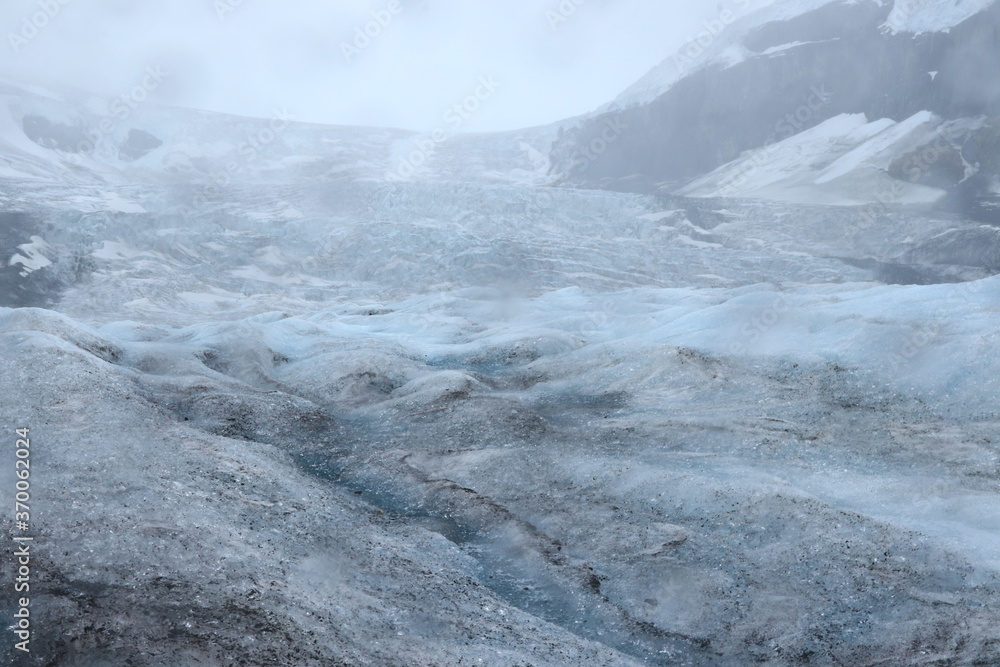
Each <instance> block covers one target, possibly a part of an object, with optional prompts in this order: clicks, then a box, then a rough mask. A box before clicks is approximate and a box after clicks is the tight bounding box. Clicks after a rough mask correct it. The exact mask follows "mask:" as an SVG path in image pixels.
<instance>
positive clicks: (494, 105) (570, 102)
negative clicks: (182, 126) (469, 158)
mask: <svg viewBox="0 0 1000 667" xmlns="http://www.w3.org/2000/svg"><path fill="white" fill-rule="evenodd" d="M755 4H758V5H759V3H755ZM746 6H747V1H746V0H723V1H721V2H716V1H715V0H712V1H711V2H705V1H704V0H495V1H488V0H371V1H370V0H282V1H281V2H276V1H274V0H3V3H2V8H0V20H2V23H0V25H2V26H3V35H4V44H3V45H2V46H0V53H2V56H0V72H2V73H4V74H6V75H7V76H12V77H15V78H18V79H22V80H38V81H42V80H50V81H51V80H59V81H65V82H69V83H72V84H74V85H76V86H78V87H81V88H85V89H88V90H94V91H96V92H103V93H107V94H109V95H113V96H114V95H121V94H125V93H127V91H129V90H130V89H131V88H133V87H134V86H135V85H137V84H138V83H139V82H141V81H142V79H143V76H144V75H143V72H144V70H146V68H147V67H159V68H160V69H161V70H162V71H163V72H164V73H165V74H166V75H167V76H166V79H165V80H164V82H163V84H162V85H161V86H160V87H159V88H157V90H156V91H155V92H154V94H153V99H156V100H157V101H160V102H164V103H167V104H174V105H179V106H189V107H195V108H200V109H210V110H214V111H224V112H230V113H237V114H243V115H250V116H270V115H271V113H272V110H273V109H274V108H278V107H283V108H285V109H287V110H288V111H289V112H290V113H291V114H292V115H293V116H294V117H295V119H296V120H300V121H312V122H320V123H332V124H347V125H378V126H392V127H402V128H407V129H412V130H418V131H426V130H429V129H432V128H434V127H435V126H437V125H440V124H441V121H442V117H443V115H444V114H445V113H446V112H447V111H448V109H449V108H451V107H452V106H453V105H454V104H456V103H458V102H461V101H462V100H463V99H464V98H465V97H466V96H468V95H470V94H474V93H476V92H477V89H478V92H479V93H480V94H481V95H483V94H484V93H485V95H484V96H486V97H488V99H486V100H485V101H483V103H482V104H481V105H480V108H479V110H478V111H477V112H476V113H475V114H474V115H473V116H472V117H471V118H469V120H468V122H467V123H466V125H465V126H463V127H462V129H463V130H468V131H487V130H503V129H513V128H517V127H526V126H531V125H539V124H543V123H548V122H551V121H555V120H558V119H560V118H566V117H570V116H574V115H577V114H580V113H584V112H586V111H589V110H592V109H594V108H596V107H598V106H600V105H601V104H603V103H605V102H608V101H610V100H611V99H613V98H614V97H615V96H616V95H617V94H618V93H619V92H621V91H622V90H624V89H625V88H626V87H627V86H629V85H630V84H631V83H633V82H634V81H635V80H636V79H638V78H639V77H641V76H642V75H643V74H644V73H646V72H647V71H648V70H649V69H650V68H651V67H653V66H654V65H656V64H657V63H659V62H660V61H662V60H663V59H664V58H666V57H667V56H669V55H671V54H672V53H673V52H674V51H675V50H676V49H677V48H679V47H680V46H681V45H682V44H684V43H685V42H687V41H688V40H691V39H693V38H695V37H696V36H697V34H698V32H699V31H701V30H703V29H704V22H705V21H706V20H711V19H713V18H715V17H717V16H718V15H719V14H720V12H721V11H723V10H726V9H728V8H732V9H733V10H734V11H735V12H736V13H737V14H740V13H745V8H746ZM741 9H742V11H741ZM394 10H395V11H394ZM372 12H375V13H376V14H375V16H373V14H372ZM48 15H51V18H49V16H48ZM376 19H380V21H379V22H374V21H376ZM32 24H34V25H32ZM38 24H41V25H42V26H43V27H42V28H41V29H37V30H33V28H34V27H35V26H36V25H38ZM366 28H367V32H368V33H369V34H371V35H375V36H374V37H368V36H367V35H365V36H363V37H359V31H360V32H361V34H362V35H363V34H364V31H365V29H366ZM35 33H37V34H35ZM366 40H367V41H366ZM482 77H485V78H486V80H487V81H489V80H492V81H493V86H495V91H493V92H488V89H487V88H484V87H483V86H482V84H481V83H480V81H481V78H482Z"/></svg>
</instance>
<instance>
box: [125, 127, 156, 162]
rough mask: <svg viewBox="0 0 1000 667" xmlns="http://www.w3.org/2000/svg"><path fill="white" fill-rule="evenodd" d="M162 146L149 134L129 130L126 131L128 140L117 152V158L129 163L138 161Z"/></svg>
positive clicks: (143, 131)
mask: <svg viewBox="0 0 1000 667" xmlns="http://www.w3.org/2000/svg"><path fill="white" fill-rule="evenodd" d="M162 145H163V142H162V141H160V140H159V139H157V138H156V137H154V136H153V135H152V134H150V133H149V132H146V131H145V130H136V129H131V130H129V131H128V138H127V139H126V140H125V142H124V143H122V145H121V147H120V148H119V150H118V157H119V158H121V159H122V160H126V161H129V162H131V161H133V160H138V159H139V158H141V157H143V156H144V155H146V154H147V153H149V152H150V151H151V150H154V149H156V148H159V147H160V146H162Z"/></svg>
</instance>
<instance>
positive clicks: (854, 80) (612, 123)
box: [552, 0, 1000, 221]
mask: <svg viewBox="0 0 1000 667" xmlns="http://www.w3.org/2000/svg"><path fill="white" fill-rule="evenodd" d="M727 12H728V16H729V17H730V18H731V17H732V16H734V12H733V11H731V10H729V9H723V15H727V14H726V13H727ZM776 18H781V19H782V20H776ZM714 23H715V25H713V24H712V22H709V23H706V30H705V31H704V32H703V33H702V34H701V35H699V36H698V37H697V38H696V39H695V40H694V41H693V42H692V43H691V44H689V45H688V46H687V47H685V48H684V49H682V50H681V52H680V53H679V54H677V55H676V56H674V57H672V58H670V59H668V60H667V61H665V62H664V63H663V64H662V65H660V66H659V67H658V68H656V69H654V70H653V71H652V72H650V74H649V75H647V76H646V77H645V78H644V80H643V81H640V82H639V83H637V84H636V85H635V86H633V87H632V88H631V89H629V90H628V91H626V92H625V93H624V94H623V95H622V96H621V97H620V98H619V99H618V100H616V101H615V102H614V103H612V104H611V105H609V106H608V107H606V108H605V109H604V110H603V111H602V112H601V113H598V114H596V115H593V116H591V117H588V118H586V119H585V120H584V121H582V122H581V123H579V124H578V125H577V126H576V127H574V128H573V129H572V130H570V131H567V132H565V133H564V134H563V136H562V138H561V139H560V140H559V141H557V142H556V144H555V145H554V147H553V150H552V160H553V170H554V172H555V173H557V174H559V175H561V176H562V177H563V178H564V179H565V180H566V182H569V183H574V184H579V185H586V186H600V187H607V188H613V189H625V190H629V191H635V190H639V191H644V192H656V191H659V192H664V193H677V194H683V195H691V196H712V195H713V194H714V195H723V196H749V197H754V198H765V199H772V200H774V199H776V200H784V201H803V200H807V201H826V202H829V203H833V204H836V203H844V204H857V203H858V202H867V203H875V202H879V203H881V202H886V203H897V202H898V203H907V202H923V203H930V202H937V203H939V204H940V206H941V208H944V209H947V210H952V211H955V212H957V213H960V214H962V215H964V216H966V217H973V218H977V219H983V220H987V221H991V220H995V219H996V214H995V211H996V208H995V204H996V194H997V191H998V185H997V184H998V183H1000V166H998V164H997V160H996V159H995V155H996V151H995V150H992V147H995V146H996V145H997V142H998V140H1000V137H998V127H1000V125H998V117H1000V79H998V74H997V72H998V71H1000V67H998V65H1000V48H998V47H1000V42H998V39H1000V38H998V29H1000V6H998V5H997V4H996V3H994V2H990V1H985V0H978V1H973V0H966V1H964V2H905V3H904V2H895V3H891V2H879V1H875V0H861V1H857V2H845V1H838V2H826V1H821V0H815V1H811V2H802V1H796V2H778V3H775V4H774V5H772V6H770V7H767V8H766V9H764V10H761V11H759V12H755V13H751V14H749V15H747V16H745V17H742V18H741V19H739V20H735V19H733V20H732V24H731V25H730V26H729V28H728V29H725V30H719V31H718V32H712V31H713V30H716V29H717V28H721V26H722V24H723V21H722V20H721V19H720V20H718V21H715V22H714ZM609 128H615V129H614V130H609ZM799 154H801V156H802V157H801V159H800V162H801V167H802V168H801V169H799V168H796V164H795V159H796V158H795V156H796V155H799ZM928 188H929V189H928Z"/></svg>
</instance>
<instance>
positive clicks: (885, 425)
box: [0, 0, 1000, 667]
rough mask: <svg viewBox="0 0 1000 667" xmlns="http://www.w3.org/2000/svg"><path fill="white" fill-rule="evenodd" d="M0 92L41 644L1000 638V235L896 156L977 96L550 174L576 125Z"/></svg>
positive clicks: (710, 649)
mask: <svg viewBox="0 0 1000 667" xmlns="http://www.w3.org/2000/svg"><path fill="white" fill-rule="evenodd" d="M827 4H830V3H825V2H820V1H819V0H808V1H805V0H803V1H799V0H796V1H795V2H785V3H776V4H775V5H773V6H772V7H769V8H767V9H765V10H764V13H762V14H758V15H754V17H751V18H747V19H746V21H745V23H746V24H747V25H751V26H760V25H761V24H763V23H764V22H765V21H770V20H774V19H776V18H779V19H780V18H783V17H785V16H786V15H789V16H793V15H796V12H799V13H801V12H804V11H807V10H811V9H815V8H816V7H821V6H825V5H827ZM848 4H850V3H848ZM910 5H912V6H913V7H916V10H914V11H912V12H910V14H909V15H908V16H910V19H909V20H910V22H909V23H906V24H905V26H904V25H903V24H902V23H901V24H900V26H901V27H900V30H904V29H905V30H909V31H912V32H926V31H928V30H940V29H945V28H947V27H948V26H950V25H953V24H954V23H955V22H958V21H962V20H964V19H966V18H968V16H970V15H972V14H973V13H975V12H974V11H973V7H974V8H975V10H977V11H978V10H979V9H982V7H981V6H980V5H982V6H983V7H985V6H986V5H985V4H984V3H957V4H956V6H955V9H954V10H953V11H952V10H949V11H948V12H944V10H942V12H944V13H943V14H942V13H941V12H939V13H938V14H934V13H933V12H932V5H930V4H926V3H925V4H924V5H920V4H919V3H909V4H907V5H906V6H910ZM933 7H936V5H934V6H933ZM903 8H904V4H903V3H898V12H896V13H894V14H893V16H895V17H896V18H897V19H898V18H899V16H900V15H901V14H900V12H903ZM889 11H890V10H889V8H888V7H886V8H885V12H886V13H888V12H889ZM893 11H895V10H893ZM967 11H968V12H969V13H967ZM948 21H951V23H948ZM726 39H728V37H727V38H726ZM731 43H732V42H729V41H725V40H722V39H720V41H719V42H718V43H717V44H716V45H714V46H713V47H712V49H715V50H717V51H718V52H719V53H722V52H724V51H725V49H726V48H728V46H729V45H731ZM786 44H789V45H791V44H794V42H786ZM798 48H799V47H791V48H789V49H787V51H779V52H772V53H768V54H766V56H767V57H771V58H773V59H774V60H775V61H777V60H779V59H780V58H781V57H783V56H781V53H786V52H793V51H796V50H798ZM706 58H708V56H706ZM673 64H675V63H673ZM651 77H653V78H655V76H653V75H651ZM647 83H648V82H647ZM643 85H645V84H643ZM650 85H652V84H650ZM643 90H646V89H644V88H642V86H640V87H639V88H635V89H633V91H632V92H630V93H628V94H627V95H626V96H623V98H621V100H620V102H621V104H622V106H627V105H628V104H632V103H634V102H635V100H638V99H640V98H642V96H643V95H645V94H647V93H648V90H647V91H646V92H645V93H644V92H642V91H643ZM637 91H638V92H637ZM633 93H634V94H635V95H636V96H637V97H629V96H630V95H633ZM629 100H632V101H629ZM0 101H2V104H0V204H2V207H3V208H2V212H0V250H2V252H3V254H2V255H0V283H2V285H3V288H4V289H3V295H4V297H3V298H4V301H3V302H2V303H3V307H0V350H2V354H0V365H2V368H3V377H4V378H5V380H6V382H5V384H4V385H3V390H2V401H0V405H2V408H0V410H2V414H3V416H4V423H6V424H7V425H8V427H9V429H10V430H11V434H10V435H12V430H13V428H19V427H30V429H31V437H32V447H33V452H34V454H35V456H34V467H33V469H32V483H33V486H32V495H33V498H34V500H33V503H34V506H33V510H34V512H33V515H34V516H35V517H37V518H36V519H35V524H36V530H37V541H36V543H35V546H34V547H33V548H34V549H35V559H36V560H35V561H34V567H36V568H37V571H38V573H39V583H38V584H37V590H34V589H33V592H32V597H33V605H34V606H33V607H32V613H33V614H34V616H33V623H34V624H36V625H35V627H36V628H38V629H37V630H36V632H37V634H36V637H35V638H34V640H33V646H34V650H36V651H37V652H38V655H40V656H45V657H44V658H40V660H45V661H47V662H46V663H42V662H39V664H81V665H104V664H114V665H117V664H134V665H192V664H206V665H229V664H260V665H350V666H352V667H353V666H355V665H373V666H379V667H382V666H395V665H400V666H413V665H426V666H437V665H491V666H494V665H496V666H509V667H514V666H518V667H525V666H527V665H536V666H537V665H587V666H590V665H595V666H597V665H609V666H625V665H692V666H701V665H724V666H729V665H731V666H733V667H743V666H745V665H749V664H762V665H775V666H778V665H807V664H808V665H872V666H874V665H945V664H948V665H992V664H1000V629H998V628H1000V623H998V620H1000V619H998V616H1000V612H998V611H997V610H998V609H1000V538H998V537H997V535H998V530H1000V525H998V523H1000V520H998V518H997V517H1000V487H998V485H997V479H998V474H1000V443H998V441H997V433H998V426H1000V411H998V407H997V402H996V397H997V395H998V386H997V383H998V377H1000V355H998V354H997V353H996V350H997V345H998V343H1000V340H998V328H997V317H998V303H1000V275H998V272H1000V252H998V251H997V248H1000V238H998V235H1000V230H998V228H997V226H996V225H994V224H989V223H987V222H983V221H978V220H973V219H969V218H967V217H964V216H962V215H958V214H956V213H954V212H953V211H950V210H947V209H942V208H935V207H933V206H930V205H928V204H929V203H933V202H937V201H939V200H941V199H943V198H945V197H946V194H945V192H946V187H944V186H942V187H936V186H934V185H933V184H921V183H914V182H908V181H901V180H900V179H898V178H895V177H894V176H893V175H892V165H893V164H896V163H897V161H898V160H900V159H901V158H903V157H905V156H907V155H908V154H910V153H912V152H913V151H914V150H917V149H921V148H923V147H925V146H926V145H927V143H928V141H930V140H932V139H933V138H934V137H936V136H945V137H946V138H952V139H954V138H955V137H967V136H969V134H970V133H974V132H977V131H979V130H981V129H982V128H983V127H984V126H985V123H986V121H985V120H984V119H982V118H979V117H971V116H969V117H964V116H963V117H962V118H957V119H955V118H952V119H948V118H944V117H942V116H940V115H937V114H935V113H933V112H931V111H929V110H922V111H919V112H916V113H914V114H910V115H907V116H906V117H902V118H895V117H889V116H885V117H874V116H871V115H866V114H861V113H833V112H832V111H831V113H830V117H829V118H828V119H823V120H821V119H817V122H816V123H815V124H814V125H813V126H812V127H811V128H806V129H804V130H803V131H801V132H797V133H795V134H794V135H793V136H790V137H788V138H786V139H783V140H781V141H776V142H773V143H770V144H766V145H758V146H756V147H754V148H753V149H751V150H749V151H746V152H744V153H742V154H741V155H739V156H738V157H737V158H736V159H735V160H731V161H726V162H723V163H722V164H720V165H719V166H717V167H715V168H713V169H710V170H707V171H705V172H704V173H701V174H699V175H698V176H697V177H696V178H692V179H690V180H688V181H687V182H685V183H684V184H683V185H681V186H677V184H676V183H672V182H671V183H666V184H664V187H658V188H655V189H654V190H652V191H647V190H644V189H642V188H636V189H634V190H632V191H629V190H628V189H627V188H618V189H615V188H614V187H610V186H608V187H594V186H593V184H588V186H589V187H583V186H582V185H581V184H579V183H573V182H572V181H571V180H570V179H568V177H567V174H566V173H565V172H563V171H561V170H560V168H559V161H558V159H555V158H558V155H556V156H553V147H554V146H556V145H557V144H558V142H559V141H560V137H563V138H565V134H566V133H567V131H568V130H571V129H572V128H573V127H574V126H575V125H577V124H578V123H579V122H580V121H579V119H571V120H568V121H565V122H563V123H557V124H555V125H552V126H547V127H540V128H529V129H526V130H522V131H516V132H506V133H496V134H469V135H453V136H448V137H447V138H446V139H445V140H443V141H440V142H436V145H435V146H434V150H433V151H430V152H428V153H427V154H426V155H425V156H424V159H423V161H422V162H423V163H422V164H421V165H420V167H419V168H417V169H412V170H404V171H402V172H401V170H400V165H401V164H403V161H405V160H406V159H407V156H408V155H409V154H411V153H412V151H414V150H419V148H418V147H419V146H420V145H421V144H422V139H425V138H422V137H421V136H420V135H419V134H417V133H413V132H408V131H403V130H394V129H380V128H353V127H331V126H322V125H311V124H304V123H297V122H295V121H294V119H287V118H285V116H284V114H283V113H279V112H280V110H277V111H276V114H275V117H274V118H270V119H251V118H237V117H231V116H224V115H221V114H212V113H208V112H200V111H194V110H188V109H175V108H167V107H159V106H155V105H152V104H149V105H144V106H140V107H138V108H136V109H134V110H133V112H132V113H131V114H130V115H129V117H128V118H127V119H125V120H124V121H121V122H118V123H115V124H113V125H112V126H111V127H109V128H108V127H107V126H106V125H105V127H106V129H105V130H101V131H98V132H97V133H96V134H95V133H94V132H93V131H92V130H93V128H100V127H102V125H101V123H102V120H105V119H106V118H108V116H107V113H108V108H109V106H108V104H109V101H108V100H105V99H102V98H100V96H96V95H92V94H90V93H86V92H82V91H73V90H69V89H66V90H62V89H59V90H54V89H51V90H50V89H42V88H39V87H38V86H35V85H25V84H21V83H18V82H14V81H4V82H0ZM636 103H637V102H636ZM609 108H611V107H609ZM600 113H604V111H601V112H600ZM26 118H35V119H37V118H43V119H46V121H47V124H46V123H41V122H38V121H32V122H33V123H35V124H34V125H31V127H32V128H35V129H38V128H43V129H41V130H38V132H41V133H42V134H41V135H39V136H37V137H36V139H31V138H29V137H28V136H27V134H26V133H25V131H24V128H25V123H26V121H25V119H26ZM45 128H47V129H45ZM53 128H55V129H53ZM78 131H79V132H80V133H82V134H83V135H84V136H88V137H90V144H89V145H88V146H87V147H85V149H81V147H79V146H76V145H74V144H73V143H72V142H70V143H65V142H63V141H62V138H64V137H66V136H72V137H76V136H78V134H77V132H78ZM133 131H134V132H133ZM45 132H48V133H49V134H45ZM136 132H142V133H144V134H143V135H141V136H146V135H148V136H149V137H152V138H153V139H155V140H156V142H160V143H159V144H158V145H155V146H154V144H155V142H154V141H152V140H149V141H147V142H146V143H142V142H138V143H137V142H136V141H135V140H134V138H135V137H136V136H140V135H137V134H136ZM265 139H266V140H265ZM254 141H256V144H255V143H254ZM137 146H144V147H145V148H143V149H142V150H144V151H147V152H145V153H143V154H142V155H140V156H138V157H136V154H135V153H133V152H131V150H132V149H135V150H138V148H136V147H137ZM150 146H152V147H151V148H150ZM123 147H126V148H129V150H124V149H123ZM248 148H252V149H253V150H252V151H251V150H248ZM965 167H968V169H969V172H970V173H971V172H972V167H973V165H971V164H969V165H963V168H965ZM963 176H964V174H963ZM604 185H608V184H604ZM887 191H888V192H891V193H892V194H891V196H883V194H884V193H885V192H887ZM12 442H13V439H12ZM13 473H14V471H13V467H12V466H3V472H2V473H0V476H2V477H3V479H4V481H3V488H4V489H7V490H9V489H13V488H14V484H15V477H14V474H13ZM5 493H6V491H5ZM11 531H13V527H11ZM4 567H5V568H7V570H6V571H5V572H6V573H10V572H13V569H12V568H13V564H12V563H11V562H8V561H5V562H4ZM6 573H5V576H7V574H6ZM0 614H2V615H3V619H2V620H3V622H4V625H5V626H7V625H11V624H12V623H13V617H12V616H11V614H12V611H11V610H8V609H6V608H3V609H0ZM0 655H2V656H3V657H4V659H7V660H9V661H11V662H13V660H14V659H15V657H16V656H15V655H14V653H13V649H12V648H11V646H10V645H9V643H3V644H2V645H0Z"/></svg>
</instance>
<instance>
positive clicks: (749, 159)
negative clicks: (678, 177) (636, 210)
mask: <svg viewBox="0 0 1000 667" xmlns="http://www.w3.org/2000/svg"><path fill="white" fill-rule="evenodd" d="M982 126H983V122H982V120H981V119H963V120H962V121H958V122H952V123H942V122H941V120H940V119H939V118H937V117H935V116H934V115H933V114H931V113H930V112H926V111H922V112H919V113H916V114H914V115H913V116H911V117H910V118H907V119H906V120H903V121H901V122H898V123H896V122H893V121H892V120H890V119H887V118H883V119H880V120H877V121H873V122H868V121H867V119H866V118H865V117H864V115H863V114H854V115H847V114H843V115H840V116H836V117H834V118H831V119H829V120H827V121H824V122H823V123H820V124H819V125H817V126H815V127H812V128H809V129H808V130H804V131H802V132H800V133H799V134H796V135H794V136H791V137H789V138H787V139H785V140H783V141H780V142H777V143H774V144H770V145H767V146H764V147H762V148H759V149H756V150H753V151H749V152H748V153H747V154H746V155H744V156H742V157H740V158H738V159H736V160H734V161H732V162H730V163H727V164H725V165H723V166H721V167H719V168H718V169H716V170H714V171H712V172H711V173H710V174H706V175H705V176H703V177H701V178H698V179H696V180H694V181H692V182H691V183H689V184H687V185H686V186H684V187H683V188H681V189H680V190H679V192H678V194H682V195H688V196H694V197H699V196H702V197H705V196H707V197H716V196H723V197H752V198H762V199H768V200H773V201H790V202H799V203H822V204H833V205H842V206H857V205H863V204H869V203H872V202H878V203H899V204H926V203H933V202H936V201H938V200H940V199H941V198H942V197H944V196H945V194H946V191H945V190H944V189H942V188H941V187H931V186H928V185H924V184H922V183H919V182H915V181H916V179H914V180H913V181H910V180H904V179H901V178H897V177H894V175H893V173H892V171H893V170H892V167H893V165H894V164H897V163H898V161H899V159H900V158H901V157H902V156H905V155H913V154H915V155H916V156H917V158H916V159H915V160H914V161H913V164H912V165H910V167H911V168H912V174H915V175H916V176H918V177H919V176H923V175H925V172H927V171H929V169H930V168H931V166H932V165H933V164H935V163H936V162H939V161H940V159H941V155H942V154H943V153H944V152H946V151H949V150H951V143H950V140H954V139H956V138H959V137H961V136H962V135H968V133H970V132H971V131H974V130H977V129H980V128H981V127H982ZM921 160H922V163H921ZM956 168H957V173H956V174H955V175H954V182H955V183H957V182H960V181H961V180H963V179H964V178H966V176H967V175H971V172H973V168H972V167H971V166H969V165H963V164H961V163H959V164H958V165H957V167H956ZM901 169H902V168H901ZM967 172H968V173H967ZM898 175H899V174H896V176H898ZM904 175H905V176H907V177H909V176H911V172H907V173H906V174H904ZM924 180H926V179H924ZM940 185H946V183H941V184H940Z"/></svg>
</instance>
